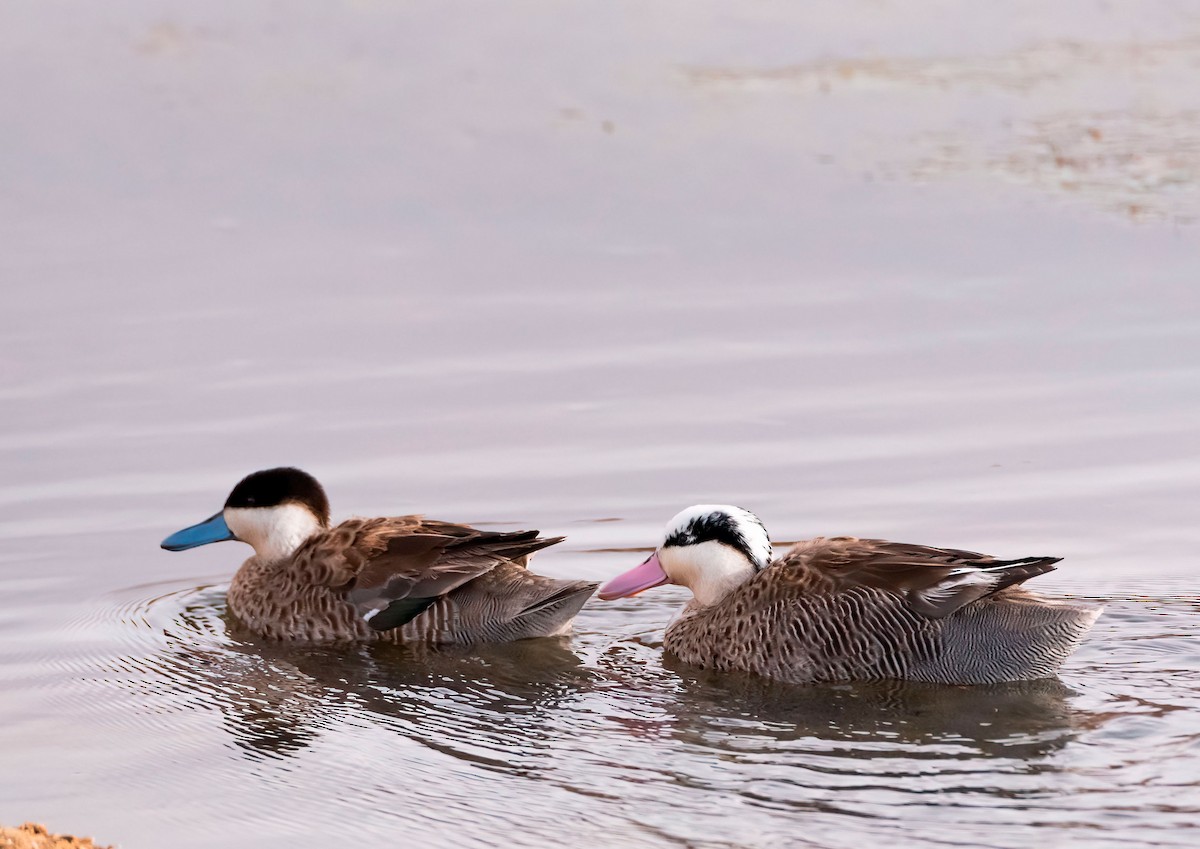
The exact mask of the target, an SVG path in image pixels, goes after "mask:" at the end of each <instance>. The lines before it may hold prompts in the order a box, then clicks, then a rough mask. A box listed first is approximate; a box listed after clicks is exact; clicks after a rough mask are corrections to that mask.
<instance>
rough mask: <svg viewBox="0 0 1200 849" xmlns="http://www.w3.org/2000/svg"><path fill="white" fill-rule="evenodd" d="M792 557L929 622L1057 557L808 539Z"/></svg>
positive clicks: (1031, 574)
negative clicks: (895, 598)
mask: <svg viewBox="0 0 1200 849" xmlns="http://www.w3.org/2000/svg"><path fill="white" fill-rule="evenodd" d="M796 553H797V554H799V555H800V560H801V563H802V564H803V565H804V566H806V567H807V568H808V569H810V570H813V571H814V572H817V573H819V574H820V575H821V576H822V577H823V578H824V579H826V580H827V581H830V582H832V583H833V584H834V585H835V588H836V589H838V590H845V589H849V588H852V587H854V586H866V587H873V588H876V589H884V590H889V591H891V592H894V593H896V594H897V595H900V596H901V597H902V598H903V599H904V600H905V602H906V603H907V604H908V606H909V608H911V609H912V610H913V611H915V612H916V613H919V614H921V615H922V616H926V617H929V618H931V619H939V618H941V617H943V616H948V615H950V614H951V613H953V612H954V611H956V610H958V609H959V608H960V607H962V606H963V605H966V604H970V603H971V602H973V601H976V600H978V599H981V598H984V597H985V596H989V595H991V594H993V593H996V592H999V591H1000V590H1002V589H1004V588H1006V587H1011V586H1014V585H1016V584H1020V583H1022V582H1024V581H1027V580H1029V579H1030V578H1035V577H1037V576H1038V575H1044V574H1045V573H1047V572H1051V571H1053V570H1054V568H1055V567H1054V564H1055V563H1058V562H1059V561H1060V560H1061V559H1062V558H1060V557H1020V558H1017V559H1015V560H997V559H996V558H994V557H991V556H989V555H986V554H980V553H978V552H974V551H962V550H958V549H952V548H933V547H932V546H925V545H910V544H907V543H898V542H888V541H886V540H876V539H854V538H851V537H835V538H832V539H822V540H812V541H811V542H810V543H808V544H806V545H805V546H804V547H803V548H802V549H801V550H800V551H797V552H796ZM789 559H790V557H789Z"/></svg>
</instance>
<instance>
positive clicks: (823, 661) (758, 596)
mask: <svg viewBox="0 0 1200 849" xmlns="http://www.w3.org/2000/svg"><path fill="white" fill-rule="evenodd" d="M1053 562H1055V561H1054V559H1053V558H1025V559H1023V560H1020V561H996V560H994V559H992V558H987V557H986V556H984V555H978V554H975V553H974V552H962V551H955V550H949V549H933V548H929V547H925V546H903V545H899V544H895V543H887V542H883V541H879V540H857V539H852V538H834V539H830V540H825V539H816V540H810V541H808V542H807V543H802V544H800V545H799V546H797V548H796V549H793V551H792V552H789V554H788V555H786V556H785V557H784V558H782V559H781V560H778V561H776V562H775V563H773V564H772V565H771V566H770V567H768V568H767V569H765V570H763V571H762V572H760V573H759V574H757V575H756V576H755V577H753V578H751V579H750V580H748V581H746V582H745V583H744V584H742V585H741V586H740V587H738V588H736V589H735V590H733V591H732V592H730V593H729V594H728V595H727V596H725V597H724V598H723V599H721V601H719V602H717V603H716V604H713V605H710V606H708V607H699V608H697V607H695V606H694V605H693V606H689V608H688V609H687V610H685V613H684V615H683V616H681V617H680V618H679V619H678V620H676V622H674V623H673V624H672V625H671V626H670V627H669V628H668V629H667V634H666V645H665V648H666V649H667V650H668V651H670V652H671V653H673V654H675V655H677V656H678V657H679V658H680V659H682V660H684V661H686V662H688V663H692V664H696V665H698V666H702V667H706V668H713V669H723V670H744V671H749V672H754V673H757V674H760V675H765V676H768V677H771V678H776V679H779V680H784V681H793V682H817V681H847V680H871V679H902V680H911V681H928V682H940V683H959V684H980V683H991V682H997V681H1014V680H1026V679H1034V678H1044V677H1046V676H1049V675H1053V674H1054V673H1055V671H1056V670H1057V669H1058V668H1059V666H1060V665H1061V664H1062V662H1063V660H1065V659H1066V658H1067V656H1069V655H1070V654H1071V652H1072V651H1074V650H1075V648H1076V647H1077V646H1078V644H1079V641H1080V640H1081V639H1082V637H1083V636H1084V634H1086V633H1087V631H1088V629H1089V628H1090V627H1091V625H1092V623H1093V622H1094V621H1095V619H1096V617H1097V616H1098V615H1099V613H1100V608H1097V607H1094V606H1089V605H1080V604H1072V603H1065V602H1054V601H1050V600H1047V599H1043V598H1040V597H1038V596H1035V595H1033V594H1031V593H1029V592H1027V591H1025V590H1024V589H1022V588H1020V587H1019V586H1017V584H1018V583H1019V582H1020V580H1024V577H1022V576H1025V577H1031V576H1034V575H1037V574H1041V573H1042V572H1044V571H1048V570H1049V568H1051V567H1052V564H1053ZM966 563H971V564H983V565H982V566H974V565H973V566H970V567H967V566H964V565H961V564H966ZM992 564H994V565H992ZM939 570H940V571H939ZM1004 572H1010V573H1012V572H1015V574H1009V575H1008V576H1007V577H1006V578H1005V580H1008V581H1009V583H1008V584H1003V585H1001V586H1000V587H999V589H995V590H991V591H990V592H985V590H988V589H990V588H989V587H985V586H984V585H983V583H982V579H981V578H978V577H977V576H978V575H980V574H982V575H985V576H986V577H987V578H988V579H989V580H993V581H994V582H995V583H1002V581H1000V579H999V578H997V577H996V576H998V575H1000V574H1001V573H1004ZM1027 573H1028V574H1027ZM956 594H957V598H956V597H955V595H956ZM955 602H957V604H956V603H955Z"/></svg>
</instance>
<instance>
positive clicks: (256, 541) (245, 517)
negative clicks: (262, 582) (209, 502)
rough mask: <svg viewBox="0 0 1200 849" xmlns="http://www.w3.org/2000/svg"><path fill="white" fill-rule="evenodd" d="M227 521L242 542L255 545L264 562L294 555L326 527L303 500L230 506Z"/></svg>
mask: <svg viewBox="0 0 1200 849" xmlns="http://www.w3.org/2000/svg"><path fill="white" fill-rule="evenodd" d="M225 523H226V524H227V525H229V529H230V530H231V531H233V532H234V533H235V534H236V535H237V538H238V539H240V540H241V541H242V542H245V543H249V544H250V545H251V546H253V547H254V554H255V556H256V557H257V558H258V559H259V560H260V561H263V562H271V561H275V560H283V559H285V558H288V557H291V556H292V554H294V553H295V551H296V549H297V548H299V547H300V546H301V544H303V542H304V541H305V540H306V539H308V538H309V537H311V536H312V535H313V534H315V533H318V532H320V531H321V530H323V529H324V527H323V525H322V524H321V521H320V520H319V519H318V518H317V517H316V516H314V515H313V513H312V511H311V510H309V509H308V508H307V507H305V506H303V505H301V504H281V505H279V506H278V507H231V508H229V509H227V510H226V511H225Z"/></svg>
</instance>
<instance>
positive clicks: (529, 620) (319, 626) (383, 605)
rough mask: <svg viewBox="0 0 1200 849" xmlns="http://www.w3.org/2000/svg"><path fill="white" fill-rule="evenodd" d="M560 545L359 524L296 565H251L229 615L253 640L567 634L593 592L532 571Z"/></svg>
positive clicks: (342, 528) (466, 639)
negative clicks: (535, 558)
mask: <svg viewBox="0 0 1200 849" xmlns="http://www.w3.org/2000/svg"><path fill="white" fill-rule="evenodd" d="M557 541H558V538H553V539H543V538H540V537H538V535H537V531H518V532H511V533H508V532H492V531H479V530H477V529H475V528H471V527H469V526H466V525H455V524H451V523H447V522H438V521H433V520H428V519H424V518H423V517H420V516H397V517H389V518H377V519H350V520H347V521H345V522H342V523H341V524H339V525H337V526H335V527H333V528H330V529H328V530H326V531H323V532H322V533H320V534H317V535H315V536H313V537H311V538H310V539H308V540H307V541H306V542H304V543H303V544H302V545H301V546H300V547H299V548H298V549H297V550H296V551H295V553H294V554H293V555H292V556H291V557H289V558H286V559H283V560H279V561H274V562H263V561H261V560H259V559H258V558H251V559H250V560H248V561H246V563H245V564H244V565H243V566H242V568H241V569H239V570H238V573H237V574H236V575H235V576H234V579H233V582H232V583H231V585H230V587H229V593H228V600H229V607H230V610H231V611H232V612H233V614H234V615H235V616H236V617H237V618H238V619H239V620H240V621H241V622H242V623H243V624H244V625H246V626H247V627H248V628H249V629H250V630H252V631H254V632H255V633H257V634H259V635H261V636H264V637H267V638H269V639H276V640H288V641H302V642H318V643H321V642H348V641H354V642H427V643H441V644H447V643H475V642H505V641H509V640H518V639H525V638H528V637H538V636H550V635H555V634H560V633H565V632H566V630H568V629H569V628H570V625H571V621H572V620H573V619H574V616H575V614H576V613H577V612H578V611H579V608H580V607H582V606H583V603H584V601H586V600H587V598H588V597H589V596H590V595H591V593H592V591H594V589H595V586H596V585H595V584H593V583H589V582H584V581H569V580H557V579H553V578H547V577H545V576H542V575H536V574H534V573H532V572H529V571H528V570H527V569H526V568H525V566H526V564H527V563H528V559H529V557H530V555H531V554H532V553H533V552H535V551H537V550H539V549H541V548H545V547H546V546H548V545H552V544H554V543H555V542H557Z"/></svg>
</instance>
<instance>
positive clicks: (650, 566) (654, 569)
mask: <svg viewBox="0 0 1200 849" xmlns="http://www.w3.org/2000/svg"><path fill="white" fill-rule="evenodd" d="M670 580H671V579H670V578H668V577H667V573H666V572H664V571H663V567H662V564H661V563H659V562H658V552H655V553H654V554H651V555H650V556H649V557H648V558H646V562H645V563H643V564H642V565H641V566H635V567H633V568H632V569H630V570H629V571H628V572H622V573H621V574H620V575H617V577H615V578H613V579H612V580H611V581H609V582H608V583H607V584H605V585H604V586H602V587H601V588H600V592H599V593H597V595H599V596H600V598H602V599H604V600H605V601H612V600H613V599H614V598H627V597H629V596H631V595H637V594H638V593H640V592H641V591H642V590H648V589H650V588H651V587H657V586H658V585H659V584H665V583H668V582H669V581H670Z"/></svg>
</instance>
